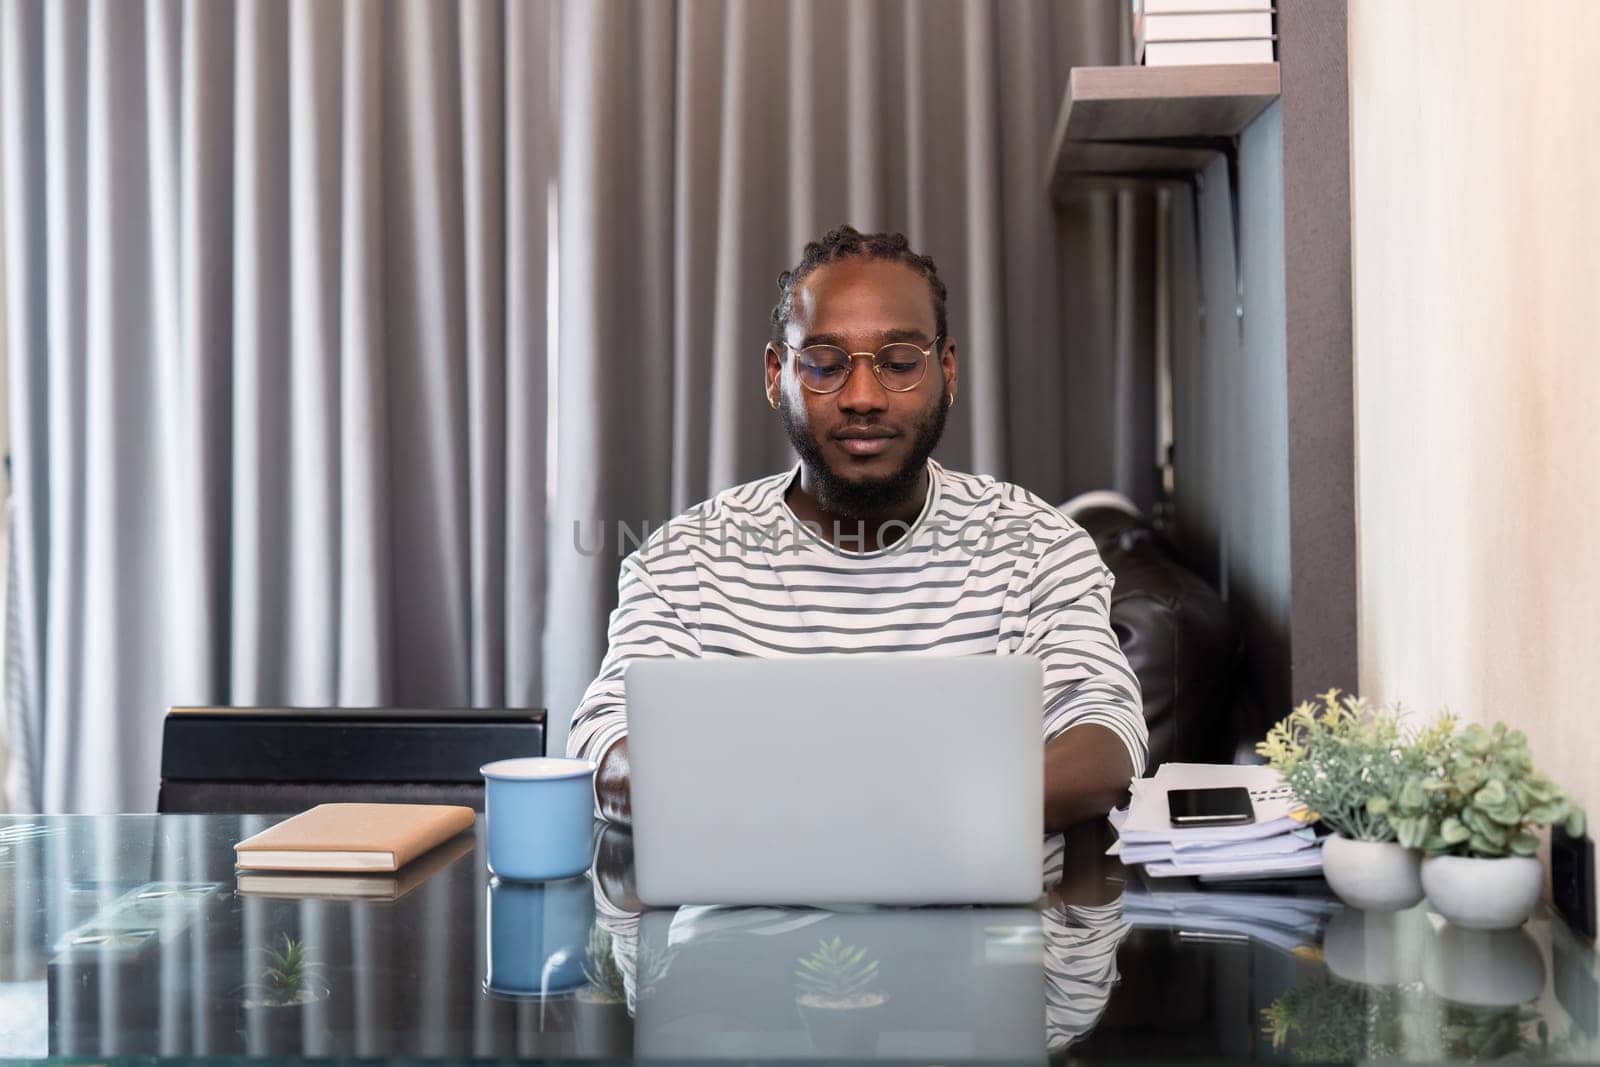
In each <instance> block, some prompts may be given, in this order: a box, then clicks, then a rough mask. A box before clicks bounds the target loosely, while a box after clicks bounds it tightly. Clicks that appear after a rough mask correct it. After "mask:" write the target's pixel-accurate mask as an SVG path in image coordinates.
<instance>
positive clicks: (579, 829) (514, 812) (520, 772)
mask: <svg viewBox="0 0 1600 1067" xmlns="http://www.w3.org/2000/svg"><path fill="white" fill-rule="evenodd" d="M478 772H479V773H480V774H482V775H483V777H484V798H483V811H484V821H485V823H486V824H487V825H488V831H487V836H488V839H489V850H488V851H489V870H490V871H491V872H492V873H494V874H495V875H496V876H498V877H500V878H506V879H513V880H517V881H524V882H537V881H543V880H545V879H550V878H566V877H568V876H570V875H574V874H578V873H580V872H581V871H584V870H586V869H587V868H588V866H589V863H590V861H591V858H592V857H591V855H590V851H589V849H590V839H591V833H592V830H593V826H594V764H593V763H592V762H590V761H589V760H580V759H557V758H554V757H544V756H529V757H525V758H522V759H503V760H496V761H495V762H494V763H486V764H484V765H483V766H482V767H480V768H478Z"/></svg>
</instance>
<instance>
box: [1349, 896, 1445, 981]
mask: <svg viewBox="0 0 1600 1067" xmlns="http://www.w3.org/2000/svg"><path fill="white" fill-rule="evenodd" d="M1430 933H1431V930H1430V928H1429V926H1428V913H1427V911H1426V910H1425V909H1423V908H1407V909H1406V910H1404V911H1362V910H1360V909H1359V908H1341V909H1340V910H1339V911H1338V913H1337V914H1335V915H1334V916H1333V918H1331V919H1329V920H1328V928H1327V929H1326V930H1324V931H1323V934H1322V960H1323V962H1324V963H1325V964H1327V967H1328V970H1329V971H1331V972H1332V973H1333V975H1334V976H1335V977H1336V978H1343V979H1344V980H1345V981H1346V982H1359V983H1360V984H1362V985H1373V986H1396V985H1404V984H1405V983H1407V982H1415V981H1416V980H1417V979H1419V978H1421V977H1422V952H1423V948H1424V947H1425V946H1426V945H1427V943H1428V936H1429V934H1430Z"/></svg>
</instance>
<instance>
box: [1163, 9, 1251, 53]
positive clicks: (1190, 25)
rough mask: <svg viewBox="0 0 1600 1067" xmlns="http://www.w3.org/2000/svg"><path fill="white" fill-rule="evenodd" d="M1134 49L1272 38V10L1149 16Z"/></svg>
mask: <svg viewBox="0 0 1600 1067" xmlns="http://www.w3.org/2000/svg"><path fill="white" fill-rule="evenodd" d="M1140 27H1141V29H1142V30H1143V31H1144V34H1143V41H1142V42H1141V41H1140V40H1139V38H1138V36H1137V35H1135V39H1134V47H1135V48H1138V47H1139V45H1140V44H1141V43H1144V44H1148V43H1149V42H1151V41H1227V40H1233V39H1240V40H1258V39H1261V38H1267V39H1270V38H1271V37H1272V12H1271V11H1230V12H1218V13H1216V14H1207V15H1146V16H1145V17H1144V21H1143V22H1142V23H1141V24H1140Z"/></svg>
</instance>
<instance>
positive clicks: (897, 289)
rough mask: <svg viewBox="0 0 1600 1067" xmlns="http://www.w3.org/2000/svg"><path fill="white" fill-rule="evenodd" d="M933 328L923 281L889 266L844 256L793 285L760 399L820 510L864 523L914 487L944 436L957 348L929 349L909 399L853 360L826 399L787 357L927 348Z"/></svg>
mask: <svg viewBox="0 0 1600 1067" xmlns="http://www.w3.org/2000/svg"><path fill="white" fill-rule="evenodd" d="M935 323H936V320H935V318H934V310H933V295H932V293H931V292H930V291H929V288H928V282H927V279H925V278H924V277H923V276H922V275H921V274H919V273H917V272H916V271H915V270H913V269H912V268H910V267H908V266H906V265H905V264H903V263H899V262H896V261H894V260H882V259H868V258H865V257H860V256H852V257H848V258H845V259H842V260H838V261H837V262H834V263H828V264H824V265H823V266H821V267H818V268H817V269H816V270H814V271H812V272H811V274H809V275H808V276H807V277H806V279H805V280H804V281H803V282H801V283H800V285H798V286H796V288H795V291H794V301H793V310H792V312H791V314H790V317H789V324H788V332H787V338H786V339H787V340H788V342H789V345H790V346H791V347H790V348H789V349H788V350H785V349H784V348H783V347H782V346H779V345H768V346H767V395H768V397H769V398H771V399H774V400H775V401H776V402H777V406H778V411H779V413H780V414H781V415H782V417H783V424H784V429H785V430H786V431H787V432H788V434H789V440H790V441H791V443H793V445H794V448H795V451H796V452H797V453H798V454H799V456H800V459H801V462H802V463H803V464H804V465H805V466H806V468H807V470H808V471H809V473H810V474H811V476H812V478H813V479H814V481H815V483H816V486H817V489H818V497H819V502H820V503H821V504H822V505H823V506H824V507H826V508H827V509H828V510H830V511H833V512H836V513H838V514H843V515H852V516H854V515H860V516H868V515H872V514H874V513H877V512H880V511H882V510H883V509H885V508H889V507H893V506H895V505H897V504H899V503H900V502H901V501H902V500H903V498H904V497H905V496H906V494H907V493H909V492H910V491H911V490H912V489H913V488H914V487H915V486H916V484H917V481H918V479H919V478H920V477H921V474H922V469H923V467H924V465H925V464H926V462H927V459H928V456H929V455H930V454H932V452H933V449H934V446H935V445H937V444H938V443H939V437H940V435H941V434H942V433H943V432H944V419H945V412H946V410H947V409H948V408H949V403H950V401H949V399H948V398H949V397H950V396H952V395H953V393H954V390H955V387H956V354H955V346H954V345H953V344H950V343H948V342H946V343H945V344H944V345H943V350H942V351H940V350H937V349H936V350H935V351H934V353H933V357H932V359H931V360H930V362H929V366H928V369H927V373H926V374H925V376H924V377H923V379H922V382H921V383H920V384H919V385H918V386H917V387H916V388H914V389H912V390H910V391H908V392H893V391H891V390H889V389H886V388H884V386H883V384H882V383H881V382H879V381H878V378H877V376H876V375H874V374H873V373H872V367H871V366H870V364H869V361H868V360H866V359H855V360H852V363H853V369H852V371H851V374H850V377H849V379H848V380H847V381H846V382H845V385H844V388H842V389H840V390H839V391H838V392H835V393H828V394H825V395H824V394H818V393H814V392H812V391H811V390H809V389H807V388H805V387H804V386H802V385H801V384H800V381H799V379H798V378H797V377H796V375H795V372H794V366H793V361H794V352H795V350H798V349H801V348H804V347H806V346H807V345H816V344H831V345H837V346H838V347H840V348H842V349H844V350H845V351H847V352H876V351H877V350H878V349H879V348H881V347H882V346H883V345H886V344H890V343H891V342H895V341H909V342H911V343H912V344H915V345H916V346H918V347H919V348H927V347H929V346H930V345H932V344H933V342H934V332H935V329H936V326H935Z"/></svg>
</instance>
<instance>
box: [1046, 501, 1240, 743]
mask: <svg viewBox="0 0 1600 1067" xmlns="http://www.w3.org/2000/svg"><path fill="white" fill-rule="evenodd" d="M1072 517H1073V519H1074V520H1075V521H1076V522H1078V523H1079V524H1080V525H1081V526H1083V528H1084V529H1085V530H1087V531H1088V533H1089V535H1090V536H1091V537H1093V538H1094V542H1095V546H1096V547H1097V548H1098V549H1099V550H1100V556H1101V558H1102V559H1103V560H1105V563H1106V566H1107V567H1109V568H1110V569H1111V573H1112V574H1114V575H1115V576H1116V579H1117V581H1116V587H1115V589H1114V590H1113V591H1112V594H1111V628H1112V630H1113V631H1115V633H1116V635H1117V640H1118V641H1119V642H1120V643H1121V644H1122V651H1123V653H1124V654H1125V655H1126V656H1127V657H1128V663H1129V665H1130V666H1131V667H1132V668H1133V673H1134V674H1135V675H1136V676H1137V677H1138V679H1139V685H1140V687H1141V688H1142V689H1143V691H1144V717H1145V723H1146V725H1147V726H1148V727H1149V728H1150V766H1149V769H1148V770H1147V771H1146V773H1147V774H1149V773H1152V772H1154V770H1155V768H1156V766H1157V765H1158V764H1161V763H1165V762H1168V761H1177V762H1194V763H1231V762H1233V759H1234V754H1235V752H1236V750H1237V749H1238V746H1239V741H1240V728H1239V715H1238V708H1237V700H1238V696H1237V688H1238V677H1239V665H1240V658H1241V650H1240V641H1239V633H1238V630H1237V628H1236V627H1235V626H1234V624H1233V622H1232V620H1231V617H1230V615H1229V613H1228V606H1227V604H1225V603H1223V601H1222V598H1221V597H1220V596H1218V594H1217V592H1216V590H1214V589H1212V588H1211V586H1209V585H1208V584H1206V582H1205V580H1204V579H1203V578H1201V577H1200V576H1199V575H1197V574H1195V573H1194V572H1193V571H1191V570H1189V569H1188V568H1187V567H1185V566H1184V565H1183V563H1182V562H1181V561H1180V560H1179V558H1178V555H1177V552H1176V551H1175V550H1174V549H1172V548H1171V546H1170V545H1168V544H1167V543H1166V541H1165V540H1164V539H1163V538H1162V537H1161V536H1160V534H1158V533H1157V532H1156V531H1155V530H1154V529H1152V528H1151V526H1150V525H1149V523H1148V522H1146V521H1145V520H1143V519H1141V518H1139V517H1137V516H1135V515H1131V514H1129V513H1127V512H1125V511H1122V510H1120V509H1117V508H1114V507H1089V508H1086V509H1083V510H1079V511H1077V512H1075V513H1074V514H1073V516H1072Z"/></svg>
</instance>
